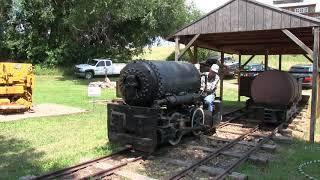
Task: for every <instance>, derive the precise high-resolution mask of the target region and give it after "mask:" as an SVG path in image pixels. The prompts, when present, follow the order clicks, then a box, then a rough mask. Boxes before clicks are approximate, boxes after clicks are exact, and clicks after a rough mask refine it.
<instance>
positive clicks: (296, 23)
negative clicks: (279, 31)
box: [291, 16, 301, 28]
mask: <svg viewBox="0 0 320 180" xmlns="http://www.w3.org/2000/svg"><path fill="white" fill-rule="evenodd" d="M300 22H301V21H300V18H297V17H294V16H291V28H296V27H300Z"/></svg>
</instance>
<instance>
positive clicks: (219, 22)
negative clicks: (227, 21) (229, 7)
mask: <svg viewBox="0 0 320 180" xmlns="http://www.w3.org/2000/svg"><path fill="white" fill-rule="evenodd" d="M223 9H224V8H223ZM223 9H220V10H219V11H217V12H216V13H217V16H216V32H223V20H224V18H223V16H224V13H223Z"/></svg>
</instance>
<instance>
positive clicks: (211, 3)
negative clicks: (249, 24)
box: [187, 0, 320, 13]
mask: <svg viewBox="0 0 320 180" xmlns="http://www.w3.org/2000/svg"><path fill="white" fill-rule="evenodd" d="M228 1H230V0H187V3H191V2H193V3H194V4H195V5H196V6H197V7H198V8H199V9H200V10H201V11H203V12H204V13H208V12H210V11H212V10H214V9H215V8H217V7H219V6H221V5H223V4H225V3H227V2H228ZM257 1H259V2H261V3H265V4H268V5H273V0H257ZM305 2H311V3H317V11H320V1H319V0H305Z"/></svg>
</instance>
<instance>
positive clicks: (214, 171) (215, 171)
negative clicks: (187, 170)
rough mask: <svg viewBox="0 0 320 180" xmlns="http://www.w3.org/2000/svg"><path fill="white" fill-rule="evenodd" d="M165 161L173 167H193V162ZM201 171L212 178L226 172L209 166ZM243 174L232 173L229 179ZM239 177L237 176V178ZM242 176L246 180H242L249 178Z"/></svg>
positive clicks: (203, 167) (203, 166)
mask: <svg viewBox="0 0 320 180" xmlns="http://www.w3.org/2000/svg"><path fill="white" fill-rule="evenodd" d="M163 160H164V161H165V162H168V163H169V164H173V165H176V166H182V167H187V166H190V165H192V162H188V161H182V160H178V159H169V158H163ZM199 169H200V170H201V171H204V172H207V173H209V174H210V175H212V176H216V175H219V174H221V173H223V172H224V169H222V168H215V167H209V166H205V165H202V166H200V167H199ZM239 174H241V173H237V172H232V173H231V174H230V175H229V177H228V178H231V179H234V177H239V176H238V175H239ZM235 175H237V176H235ZM241 175H242V176H245V178H240V179H246V178H247V176H246V175H244V174H241ZM236 179H238V178H236ZM240 179H239V180H240Z"/></svg>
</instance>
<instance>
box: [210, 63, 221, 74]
mask: <svg viewBox="0 0 320 180" xmlns="http://www.w3.org/2000/svg"><path fill="white" fill-rule="evenodd" d="M210 70H211V71H213V72H215V73H219V66H218V65H217V64H213V65H212V66H211V68H210Z"/></svg>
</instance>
